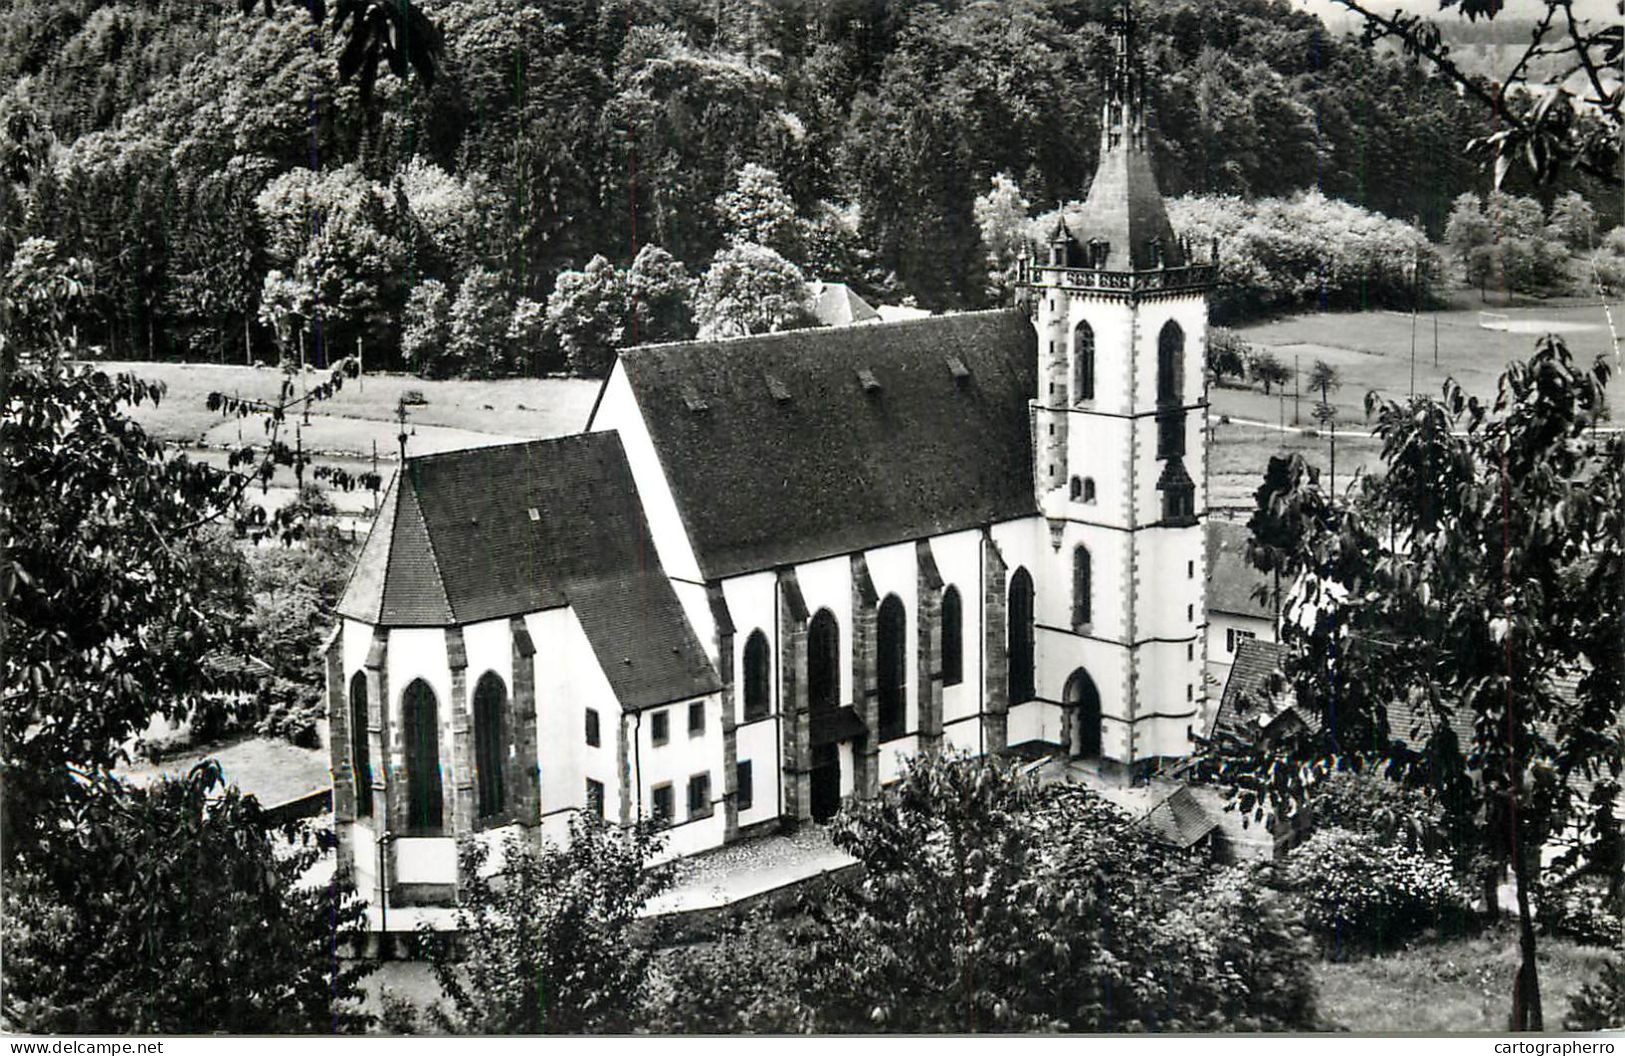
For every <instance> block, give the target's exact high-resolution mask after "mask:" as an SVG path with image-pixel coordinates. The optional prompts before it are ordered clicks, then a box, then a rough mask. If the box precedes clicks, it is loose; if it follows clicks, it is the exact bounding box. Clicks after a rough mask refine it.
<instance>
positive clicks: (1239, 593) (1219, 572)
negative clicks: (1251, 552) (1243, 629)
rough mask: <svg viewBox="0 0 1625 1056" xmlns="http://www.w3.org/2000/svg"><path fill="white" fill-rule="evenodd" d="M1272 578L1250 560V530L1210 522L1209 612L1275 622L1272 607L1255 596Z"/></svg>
mask: <svg viewBox="0 0 1625 1056" xmlns="http://www.w3.org/2000/svg"><path fill="white" fill-rule="evenodd" d="M1259 587H1263V588H1265V589H1266V590H1267V589H1269V587H1270V580H1269V577H1268V576H1266V575H1264V573H1262V572H1260V571H1259V570H1258V569H1256V568H1254V567H1253V563H1252V562H1251V561H1249V560H1247V526H1246V525H1245V524H1241V523H1239V522H1237V521H1227V520H1224V519H1222V518H1218V517H1213V518H1210V519H1209V520H1208V522H1207V609H1208V611H1209V612H1228V613H1231V614H1232V615H1236V616H1255V617H1259V618H1262V619H1266V620H1273V619H1274V618H1275V610H1274V608H1273V607H1272V606H1270V605H1268V604H1266V603H1265V602H1263V601H1261V600H1259V599H1258V598H1256V597H1255V596H1254V593H1253V592H1254V591H1255V590H1256V589H1257V588H1259Z"/></svg>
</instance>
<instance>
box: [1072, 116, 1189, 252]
mask: <svg viewBox="0 0 1625 1056" xmlns="http://www.w3.org/2000/svg"><path fill="white" fill-rule="evenodd" d="M1065 222H1066V226H1067V227H1068V228H1069V229H1070V230H1071V233H1072V239H1073V241H1074V242H1075V243H1077V244H1078V245H1079V246H1087V245H1088V243H1089V240H1090V239H1096V238H1098V239H1102V240H1104V241H1105V242H1106V243H1107V246H1108V252H1107V255H1106V262H1105V269H1106V270H1108V271H1144V270H1147V269H1150V268H1155V267H1156V266H1157V263H1158V260H1157V257H1156V255H1155V254H1154V253H1153V251H1152V248H1151V240H1152V239H1158V240H1160V243H1161V245H1162V263H1164V264H1166V265H1167V266H1168V267H1179V266H1182V265H1184V264H1187V263H1189V262H1188V261H1186V260H1185V259H1184V253H1183V250H1182V248H1181V246H1180V244H1179V241H1178V240H1177V239H1176V238H1175V237H1174V226H1173V224H1172V223H1170V222H1169V220H1168V210H1167V209H1166V208H1165V207H1164V206H1163V204H1162V192H1161V191H1159V190H1158V189H1157V177H1156V173H1154V172H1153V171H1152V170H1151V150H1150V148H1149V147H1145V148H1139V147H1134V146H1130V145H1129V144H1128V143H1127V141H1125V142H1123V143H1122V144H1119V145H1118V146H1117V147H1115V148H1112V149H1108V150H1104V151H1102V152H1101V155H1100V163H1099V165H1098V166H1097V167H1096V169H1095V178H1094V181H1093V182H1092V183H1090V184H1089V197H1088V198H1087V199H1085V200H1084V203H1083V208H1081V209H1079V210H1077V211H1076V212H1073V213H1071V214H1070V215H1068V216H1067V217H1065Z"/></svg>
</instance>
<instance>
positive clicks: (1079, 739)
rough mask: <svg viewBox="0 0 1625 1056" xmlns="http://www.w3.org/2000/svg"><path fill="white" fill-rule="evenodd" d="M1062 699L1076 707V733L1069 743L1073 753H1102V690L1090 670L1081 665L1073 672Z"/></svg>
mask: <svg viewBox="0 0 1625 1056" xmlns="http://www.w3.org/2000/svg"><path fill="white" fill-rule="evenodd" d="M1062 699H1063V700H1064V701H1065V702H1066V703H1067V704H1068V705H1069V706H1071V707H1072V708H1074V709H1076V710H1075V711H1074V712H1073V715H1072V722H1073V729H1074V731H1075V734H1074V738H1073V741H1072V744H1070V745H1068V747H1069V748H1070V749H1071V751H1072V754H1073V755H1081V756H1083V757H1084V758H1086V759H1093V758H1097V757H1098V756H1099V755H1100V690H1098V689H1096V688H1095V680H1094V679H1092V678H1090V677H1089V672H1087V671H1085V670H1084V669H1083V668H1081V667H1080V668H1078V669H1077V670H1076V671H1074V672H1072V677H1071V678H1069V679H1067V680H1066V691H1065V692H1064V693H1063V694H1062Z"/></svg>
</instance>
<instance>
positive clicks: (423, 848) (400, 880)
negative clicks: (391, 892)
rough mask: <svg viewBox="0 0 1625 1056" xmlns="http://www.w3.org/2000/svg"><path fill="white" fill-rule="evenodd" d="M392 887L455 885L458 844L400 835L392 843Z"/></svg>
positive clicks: (443, 839)
mask: <svg viewBox="0 0 1625 1056" xmlns="http://www.w3.org/2000/svg"><path fill="white" fill-rule="evenodd" d="M389 879H390V882H391V884H455V883H456V882H457V841H456V840H454V839H451V838H450V837H434V838H427V837H418V836H402V837H400V838H399V839H397V840H396V841H395V862H394V865H393V866H392V872H391V873H390V877H389Z"/></svg>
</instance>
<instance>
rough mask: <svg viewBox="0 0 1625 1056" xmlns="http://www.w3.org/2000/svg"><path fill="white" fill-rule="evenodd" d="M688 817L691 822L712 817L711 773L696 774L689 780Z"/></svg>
mask: <svg viewBox="0 0 1625 1056" xmlns="http://www.w3.org/2000/svg"><path fill="white" fill-rule="evenodd" d="M688 816H689V818H690V819H691V820H692V819H694V818H709V817H710V816H711V775H710V774H709V773H704V774H695V775H694V776H693V777H691V778H689V779H688Z"/></svg>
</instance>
